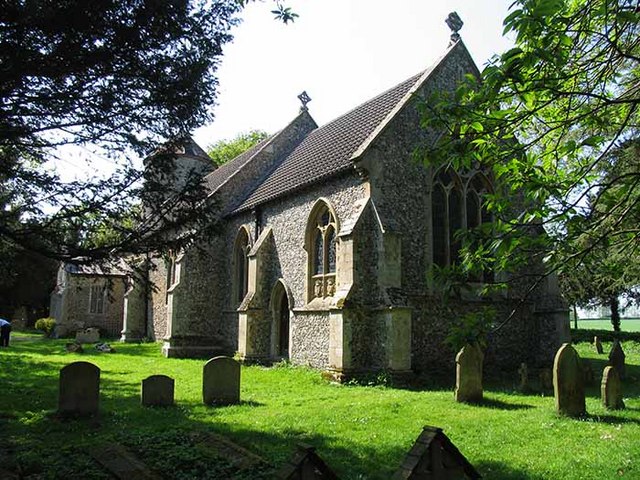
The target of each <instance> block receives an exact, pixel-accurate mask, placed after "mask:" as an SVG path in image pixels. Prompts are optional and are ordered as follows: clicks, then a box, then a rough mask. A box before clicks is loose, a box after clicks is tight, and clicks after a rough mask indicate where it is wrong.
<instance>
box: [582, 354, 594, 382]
mask: <svg viewBox="0 0 640 480" xmlns="http://www.w3.org/2000/svg"><path fill="white" fill-rule="evenodd" d="M582 378H583V379H584V384H585V385H593V383H594V382H595V380H596V376H595V373H593V367H592V366H591V362H589V361H588V360H582Z"/></svg>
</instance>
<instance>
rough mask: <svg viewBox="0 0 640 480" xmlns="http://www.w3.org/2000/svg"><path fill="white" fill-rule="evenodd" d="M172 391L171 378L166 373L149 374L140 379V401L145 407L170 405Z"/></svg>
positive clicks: (172, 383) (172, 382) (171, 403)
mask: <svg viewBox="0 0 640 480" xmlns="http://www.w3.org/2000/svg"><path fill="white" fill-rule="evenodd" d="M173 391H174V381H173V378H171V377H167V376H166V375H151V376H150V377H147V378H145V379H144V380H142V398H141V403H142V405H144V406H145V407H171V406H172V405H173Z"/></svg>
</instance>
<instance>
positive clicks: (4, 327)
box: [0, 318, 11, 347]
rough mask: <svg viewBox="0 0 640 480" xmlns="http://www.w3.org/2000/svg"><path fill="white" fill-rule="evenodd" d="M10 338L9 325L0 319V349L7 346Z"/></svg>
mask: <svg viewBox="0 0 640 480" xmlns="http://www.w3.org/2000/svg"><path fill="white" fill-rule="evenodd" d="M10 336H11V324H10V323H9V322H8V321H6V320H5V319H4V318H0V347H8V346H9V337H10Z"/></svg>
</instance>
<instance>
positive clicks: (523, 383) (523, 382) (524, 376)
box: [518, 362, 529, 392]
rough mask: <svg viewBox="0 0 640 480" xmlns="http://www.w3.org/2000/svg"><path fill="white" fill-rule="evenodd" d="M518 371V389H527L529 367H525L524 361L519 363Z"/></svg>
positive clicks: (522, 390) (524, 390) (523, 390)
mask: <svg viewBox="0 0 640 480" xmlns="http://www.w3.org/2000/svg"><path fill="white" fill-rule="evenodd" d="M518 373H519V374H520V386H519V389H520V391H521V392H527V391H529V369H528V368H527V364H526V363H524V362H522V363H521V364H520V368H519V369H518Z"/></svg>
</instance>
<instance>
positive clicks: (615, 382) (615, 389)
mask: <svg viewBox="0 0 640 480" xmlns="http://www.w3.org/2000/svg"><path fill="white" fill-rule="evenodd" d="M600 391H601V393H602V404H603V405H604V406H605V408H609V409H611V410H620V409H623V408H624V401H623V400H622V382H620V375H619V374H618V370H617V369H616V368H614V367H611V366H609V367H604V372H602V384H601V386H600Z"/></svg>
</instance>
